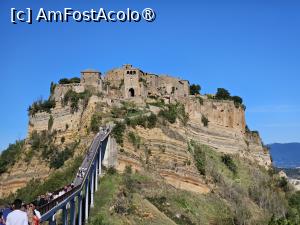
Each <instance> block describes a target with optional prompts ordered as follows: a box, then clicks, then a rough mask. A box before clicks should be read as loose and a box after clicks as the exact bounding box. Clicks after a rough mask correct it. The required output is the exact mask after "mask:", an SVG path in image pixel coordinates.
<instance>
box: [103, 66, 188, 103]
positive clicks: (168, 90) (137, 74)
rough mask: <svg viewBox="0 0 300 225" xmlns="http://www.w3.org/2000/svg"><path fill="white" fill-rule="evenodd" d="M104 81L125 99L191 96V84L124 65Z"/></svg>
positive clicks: (109, 72)
mask: <svg viewBox="0 0 300 225" xmlns="http://www.w3.org/2000/svg"><path fill="white" fill-rule="evenodd" d="M104 80H105V81H106V82H107V83H108V84H109V87H110V89H113V90H116V91H113V92H114V93H115V94H116V95H117V92H119V94H120V95H121V96H122V97H124V98H134V97H150V96H161V97H163V96H174V97H175V98H180V97H188V96H189V88H190V85H189V82H188V81H186V80H181V79H179V78H174V77H170V76H167V75H162V76H159V75H157V74H152V73H146V72H143V71H142V70H140V69H138V68H135V67H133V66H132V65H128V64H126V65H124V66H123V67H122V68H117V69H113V70H110V71H108V72H107V73H106V76H105V78H104Z"/></svg>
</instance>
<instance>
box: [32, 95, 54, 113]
mask: <svg viewBox="0 0 300 225" xmlns="http://www.w3.org/2000/svg"><path fill="white" fill-rule="evenodd" d="M55 105H56V104H55V100H52V99H48V100H42V99H40V100H38V101H35V102H34V103H32V105H31V106H29V107H28V113H29V115H30V116H34V115H35V114H36V113H38V112H47V113H50V112H51V109H53V108H54V107H55Z"/></svg>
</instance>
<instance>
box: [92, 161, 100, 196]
mask: <svg viewBox="0 0 300 225" xmlns="http://www.w3.org/2000/svg"><path fill="white" fill-rule="evenodd" d="M98 165H99V161H98V160H96V167H95V173H94V175H93V176H94V177H95V179H96V180H95V191H98V170H99V166H98Z"/></svg>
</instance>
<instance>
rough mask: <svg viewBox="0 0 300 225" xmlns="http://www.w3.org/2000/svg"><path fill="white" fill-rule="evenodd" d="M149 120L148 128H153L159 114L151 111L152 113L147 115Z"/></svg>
mask: <svg viewBox="0 0 300 225" xmlns="http://www.w3.org/2000/svg"><path fill="white" fill-rule="evenodd" d="M147 121H148V128H149V129H152V128H154V127H155V126H156V122H157V116H156V115H155V114H153V113H151V115H150V116H149V117H147Z"/></svg>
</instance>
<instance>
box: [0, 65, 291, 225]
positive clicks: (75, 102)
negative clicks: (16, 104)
mask: <svg viewBox="0 0 300 225" xmlns="http://www.w3.org/2000/svg"><path fill="white" fill-rule="evenodd" d="M200 90H201V88H200V86H199V85H196V84H190V83H189V81H187V80H183V79H180V78H175V77H173V76H170V75H159V74H153V73H147V72H145V71H142V70H141V69H139V68H135V67H133V66H132V65H124V66H122V67H120V68H116V69H112V70H109V71H108V72H106V73H104V74H102V73H101V72H99V71H96V70H91V69H89V70H84V71H82V72H81V73H80V77H77V76H75V77H72V78H62V79H60V80H59V81H58V83H55V82H52V83H51V85H50V95H49V98H48V99H45V100H43V99H40V100H37V101H35V102H33V103H32V105H30V106H29V108H28V116H29V121H28V135H27V138H26V139H25V140H24V141H18V142H16V143H15V144H13V145H11V146H10V147H9V148H8V150H6V151H5V154H3V155H4V156H1V163H0V165H1V168H0V178H1V179H0V186H1V188H0V198H7V197H12V196H21V197H22V198H23V199H25V200H27V201H31V199H33V198H36V197H37V195H38V194H42V193H45V192H47V191H49V187H51V188H50V191H54V190H56V189H59V188H61V186H63V185H65V184H66V183H71V181H72V179H73V178H74V171H77V170H78V167H79V165H80V163H81V161H82V156H84V155H85V154H86V151H87V149H88V148H89V146H90V144H91V142H92V140H93V138H94V136H95V135H96V134H97V132H98V131H99V127H106V126H109V127H113V129H112V137H113V138H112V141H111V144H112V145H114V147H113V148H110V149H112V150H111V151H110V152H109V157H108V158H107V159H106V160H105V163H104V164H103V166H104V167H105V168H103V169H104V170H105V169H106V170H107V173H108V175H106V177H107V178H105V179H104V181H103V182H104V184H103V185H106V183H105V182H113V183H114V185H116V186H115V187H118V186H119V188H115V189H112V190H111V191H114V193H115V194H116V195H122V196H123V195H124V196H123V197H121V200H120V199H118V200H114V198H112V199H111V200H110V201H109V202H107V204H109V206H107V207H108V208H109V207H112V210H113V208H114V209H116V208H115V207H119V206H118V204H121V205H122V204H125V205H122V207H123V209H124V207H125V208H126V210H127V209H128V210H129V209H130V207H132V205H131V204H133V202H132V201H133V200H132V197H130V198H129V199H128V196H131V195H132V194H133V193H135V196H139V197H138V198H142V199H144V200H141V199H140V200H141V201H146V202H144V203H143V204H147V205H148V207H149V208H148V209H149V210H150V211H151V210H152V209H153V207H154V206H155V207H158V209H159V210H160V211H164V210H165V209H164V208H165V207H166V205H165V204H167V203H162V202H161V198H167V199H168V198H170V201H171V199H172V196H173V194H174V193H177V194H176V196H177V195H178V196H181V198H183V199H185V200H184V201H189V202H190V201H193V200H192V199H195V201H196V199H197V201H199V202H201V201H202V202H203V201H206V200H205V199H206V198H214V199H218V204H217V203H209V204H213V205H210V207H213V208H214V210H217V208H218V207H222V208H223V207H225V208H226V210H228V211H227V213H225V212H224V213H225V214H222V215H217V214H211V212H210V213H208V212H207V213H208V214H207V215H201V217H198V216H197V215H198V214H197V213H196V211H195V212H194V214H189V217H188V218H186V217H182V218H181V219H182V220H186V219H190V220H191V221H198V220H203V219H205V220H206V221H207V223H204V224H209V222H208V221H210V220H213V221H217V220H219V218H220V217H222V218H227V217H228V216H229V217H230V218H227V219H228V221H231V220H232V218H235V219H236V220H239V223H238V224H244V223H245V221H251V223H249V224H260V223H259V221H268V220H269V219H270V216H271V214H270V212H271V211H272V210H274V209H276V210H277V211H276V210H275V211H274V212H275V213H276V215H277V216H278V217H280V216H281V215H282V214H281V212H283V211H284V210H285V208H284V207H285V206H284V204H285V203H284V204H283V203H282V202H284V201H286V200H285V199H284V198H281V197H276V196H277V194H275V195H274V193H275V192H280V193H281V192H282V190H283V191H287V190H291V189H290V187H289V185H288V184H287V183H284V181H282V180H281V179H284V178H280V177H279V176H277V175H276V174H274V173H272V162H271V157H270V154H269V151H268V149H267V147H266V146H264V145H263V142H262V140H261V138H260V136H259V133H258V132H257V131H251V130H250V129H249V128H248V126H247V124H246V119H245V105H244V104H243V101H242V98H241V97H239V96H231V95H230V93H229V91H227V90H226V89H224V88H219V89H217V92H216V93H214V94H206V95H203V94H201V93H200ZM7 159H9V160H7ZM110 168H113V169H114V170H116V171H117V172H118V174H117V175H116V174H115V173H113V172H110V171H112V170H111V169H110ZM129 171H130V174H131V173H134V174H136V175H129ZM120 174H125V175H120ZM270 174H271V175H270ZM122 176H125V177H124V178H121V177H122ZM128 176H129V177H131V178H128ZM132 176H133V177H132ZM61 177H63V179H61ZM142 177H145V179H146V180H143V179H144V178H142ZM57 179H58V180H59V181H57ZM107 179H108V180H107ZM122 179H125V180H124V181H122ZM127 179H129V180H127ZM131 179H133V180H131ZM136 179H137V180H136ZM124 182H125V183H124ZM128 182H129V183H128ZM144 182H146V183H144ZM149 182H150V183H149ZM262 183H264V185H263V187H264V188H263V189H261V187H262V186H261V185H262ZM100 184H101V183H100ZM49 185H50V186H49ZM107 185H108V184H107ZM124 185H125V187H124ZM138 185H144V186H143V188H142V189H140V188H138V189H135V188H134V187H136V186H138ZM278 185H280V186H278ZM122 187H123V188H125V189H124V190H123V189H122ZM274 187H275V189H274ZM55 188H56V189H55ZM100 190H102V191H104V192H105V188H100ZM155 190H156V191H155ZM119 191H121V192H122V193H123V192H124V191H125V192H126V193H127V194H126V195H125V194H124V193H123V194H122V193H119V194H118V192H119ZM228 191H230V192H229V193H230V195H227V194H228ZM274 191H275V192H274ZM248 192H249V194H247V193H248ZM159 193H160V194H162V193H164V195H165V196H163V197H158V196H157V195H160V194H159ZM188 193H190V194H188ZM257 193H261V194H259V196H257V195H256V194H257ZM99 194H100V195H103V193H102V194H101V192H100V193H99ZM280 195H282V194H280ZM143 196H144V197H143ZM266 196H268V197H267V198H265V197H266ZM233 197H234V198H233ZM145 198H146V199H147V200H145ZM188 199H189V200H188ZM269 199H271V201H272V202H271V203H270V202H269ZM173 200H174V199H173ZM115 201H117V202H115ZM119 201H125V202H122V203H120V202H119ZM164 201H165V200H164ZM214 201H215V200H212V202H214ZM239 201H242V202H247V204H246V205H245V206H244V208H239V203H238V202H239ZM223 203H224V204H225V205H226V204H229V205H227V206H225V205H223ZM103 204H104V203H103ZM128 204H129V205H128ZM135 204H140V203H135ZM186 204H187V203H186ZM191 204H192V203H191ZM195 204H196V202H195ZM197 204H198V203H197ZM197 204H196V205H197ZM203 204H204V205H203V206H205V205H206V204H208V203H203ZM259 204H261V205H259ZM221 205H222V206H221ZM195 207H196V206H195ZM195 207H194V208H193V209H194V210H197V207H196V208H195ZM253 207H254V208H253ZM179 209H180V208H176V207H175V208H174V210H175V211H176V210H179ZM124 210H125V209H124ZM199 210H200V209H199ZM201 210H202V211H205V209H204V208H203V209H201ZM239 210H242V211H243V212H242V215H248V216H247V217H239V216H240V212H239ZM128 212H129V211H128ZM197 212H198V211H197ZM109 213H110V214H111V213H112V212H109ZM116 213H117V214H116V215H118V213H119V212H116ZM140 213H141V212H137V211H136V210H134V213H133V214H130V215H131V216H133V217H131V219H132V220H136V219H137V218H139V219H141V220H146V221H145V224H148V222H149V221H148V219H151V218H152V217H150V218H140V215H141V214H140ZM143 213H146V212H143ZM157 213H158V212H157V211H151V214H153V215H154V214H155V215H156V214H157ZM195 213H196V214H195ZM228 213H229V214H228ZM143 215H144V214H143ZM147 215H148V214H147ZM159 215H160V216H159ZM184 215H185V216H187V214H186V213H184ZM195 215H196V216H195ZM207 216H208V217H207ZM112 218H114V217H112ZM112 218H111V219H110V220H113V219H112ZM155 218H156V219H158V218H160V219H161V221H160V223H163V224H173V222H170V218H171V219H172V220H174V221H176V220H178V218H177V219H176V216H175V217H174V215H173V214H172V215H171V214H170V215H167V217H166V215H161V212H159V213H158V214H157V217H155ZM124 219H125V220H127V219H129V218H128V217H126V216H125V217H124ZM181 219H180V218H179V220H181ZM116 221H117V220H116ZM147 221H148V222H147ZM188 221H189V220H188ZM112 224H114V223H112ZM188 224H197V223H188ZM227 224H230V222H228V223H227Z"/></svg>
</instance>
